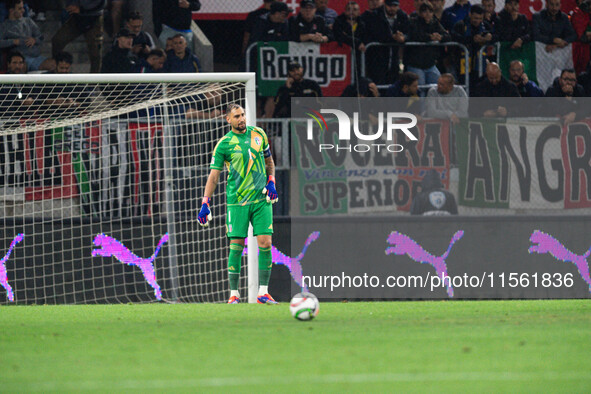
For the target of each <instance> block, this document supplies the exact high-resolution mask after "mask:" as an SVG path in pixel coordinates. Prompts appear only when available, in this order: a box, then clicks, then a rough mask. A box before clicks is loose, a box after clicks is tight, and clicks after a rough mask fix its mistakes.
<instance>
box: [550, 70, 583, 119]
mask: <svg viewBox="0 0 591 394" xmlns="http://www.w3.org/2000/svg"><path fill="white" fill-rule="evenodd" d="M584 96H585V89H583V87H582V86H581V85H579V84H578V83H577V75H576V73H575V70H574V69H572V68H569V69H564V70H562V72H561V74H560V77H558V78H556V79H555V80H554V83H553V84H552V86H550V87H549V88H548V90H546V97H561V98H563V99H564V100H552V101H550V102H547V103H546V104H547V109H546V110H545V111H544V113H545V114H555V115H556V116H559V117H560V118H561V119H562V121H563V122H564V123H565V124H568V123H571V122H574V121H575V120H579V119H581V118H584V117H585V113H586V112H588V108H585V106H584V103H583V102H582V101H581V100H580V99H579V98H580V97H584Z"/></svg>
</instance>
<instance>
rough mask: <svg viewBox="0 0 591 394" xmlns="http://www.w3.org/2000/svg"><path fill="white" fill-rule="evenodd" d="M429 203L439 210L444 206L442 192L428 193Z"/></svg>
mask: <svg viewBox="0 0 591 394" xmlns="http://www.w3.org/2000/svg"><path fill="white" fill-rule="evenodd" d="M429 202H430V203H431V205H433V206H434V207H435V208H437V209H441V207H443V205H445V194H444V193H443V192H431V193H429Z"/></svg>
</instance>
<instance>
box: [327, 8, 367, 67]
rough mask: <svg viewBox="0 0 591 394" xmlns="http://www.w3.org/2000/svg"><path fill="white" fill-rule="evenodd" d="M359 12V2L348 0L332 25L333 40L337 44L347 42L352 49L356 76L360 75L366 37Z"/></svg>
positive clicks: (363, 23)
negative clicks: (343, 10)
mask: <svg viewBox="0 0 591 394" xmlns="http://www.w3.org/2000/svg"><path fill="white" fill-rule="evenodd" d="M359 14H360V11H359V4H357V3H356V2H354V1H350V2H348V3H347V6H346V7H345V12H343V13H342V14H341V15H339V16H338V17H337V19H336V20H335V22H334V25H333V27H332V30H333V33H334V38H335V40H336V41H337V42H338V43H339V44H347V45H349V46H350V47H351V48H352V49H353V53H354V54H355V71H356V72H357V78H359V77H360V76H361V75H360V71H361V53H362V52H365V41H366V39H367V37H366V36H367V31H366V28H365V22H364V21H363V20H362V19H361V17H360V16H359Z"/></svg>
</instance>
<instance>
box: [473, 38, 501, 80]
mask: <svg viewBox="0 0 591 394" xmlns="http://www.w3.org/2000/svg"><path fill="white" fill-rule="evenodd" d="M490 47H494V48H495V52H496V56H497V58H496V59H495V61H496V62H497V63H498V62H499V55H500V52H501V43H500V42H495V43H494V44H489V45H485V46H483V47H482V48H480V50H479V51H478V55H477V56H478V76H479V77H482V76H483V75H484V71H485V68H484V58H485V56H484V52H485V51H486V50H488V48H490Z"/></svg>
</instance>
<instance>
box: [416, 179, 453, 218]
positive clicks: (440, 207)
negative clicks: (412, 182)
mask: <svg viewBox="0 0 591 394" xmlns="http://www.w3.org/2000/svg"><path fill="white" fill-rule="evenodd" d="M410 214H411V215H424V216H447V215H457V214H458V205H457V204H456V198H455V197H454V195H453V194H452V193H450V192H449V191H447V190H445V188H444V187H443V183H441V176H440V175H439V173H438V172H437V170H429V171H427V173H426V174H425V176H424V177H423V180H422V181H421V191H420V193H419V194H417V195H416V196H415V197H414V198H413V200H412V204H411V206H410Z"/></svg>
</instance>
